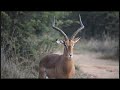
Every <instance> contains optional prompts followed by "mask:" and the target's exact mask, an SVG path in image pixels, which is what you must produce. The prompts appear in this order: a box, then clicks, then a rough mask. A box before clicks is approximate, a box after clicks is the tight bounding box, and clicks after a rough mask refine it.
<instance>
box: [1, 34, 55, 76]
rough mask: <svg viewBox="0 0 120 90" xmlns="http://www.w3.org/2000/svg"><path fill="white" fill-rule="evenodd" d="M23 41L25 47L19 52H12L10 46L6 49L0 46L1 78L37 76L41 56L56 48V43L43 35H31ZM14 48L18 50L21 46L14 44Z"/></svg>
mask: <svg viewBox="0 0 120 90" xmlns="http://www.w3.org/2000/svg"><path fill="white" fill-rule="evenodd" d="M24 41H25V42H27V44H28V45H26V47H24V46H23V47H24V48H25V49H22V51H20V52H16V53H14V51H13V50H12V49H11V47H12V46H11V47H9V48H8V49H7V51H6V49H5V48H4V47H6V46H2V47H1V78H38V70H39V62H40V60H41V58H42V57H44V56H45V55H46V54H50V53H52V52H53V51H55V48H56V44H55V43H54V42H52V41H54V39H52V38H47V37H45V36H43V37H36V36H32V37H29V38H28V39H26V40H24ZM11 45H14V44H11ZM17 48H18V49H17ZM26 48H28V49H27V50H29V51H27V50H26ZM15 49H16V50H17V51H19V50H20V49H21V48H19V47H17V46H16V47H15ZM22 54H24V55H22Z"/></svg>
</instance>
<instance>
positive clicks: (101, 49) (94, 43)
mask: <svg viewBox="0 0 120 90" xmlns="http://www.w3.org/2000/svg"><path fill="white" fill-rule="evenodd" d="M75 49H76V51H77V52H78V53H87V52H88V53H99V54H101V57H100V58H102V59H113V60H116V59H117V60H118V59H119V40H116V39H110V38H108V37H107V38H105V39H104V40H97V39H90V40H81V41H80V42H79V43H78V44H77V45H76V46H75Z"/></svg>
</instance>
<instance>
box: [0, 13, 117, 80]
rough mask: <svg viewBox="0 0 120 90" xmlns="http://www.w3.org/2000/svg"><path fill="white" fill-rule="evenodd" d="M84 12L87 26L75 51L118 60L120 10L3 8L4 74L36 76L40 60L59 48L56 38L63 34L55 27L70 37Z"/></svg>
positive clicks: (25, 76)
mask: <svg viewBox="0 0 120 90" xmlns="http://www.w3.org/2000/svg"><path fill="white" fill-rule="evenodd" d="M79 14H80V15H81V18H82V22H83V24H84V26H85V29H84V30H82V31H81V32H80V33H79V34H78V35H77V36H78V37H81V38H82V40H81V43H80V45H79V44H78V46H76V48H77V49H76V50H78V51H80V50H83V51H84V50H88V51H94V52H101V53H103V54H104V56H107V57H110V58H114V59H116V58H117V59H118V56H119V12H117V11H101V12H100V11H99V12H96V11H93V12H92V11H91V12H88V11H71V12H70V11H69V12H66V11H49V12H46V11H45V12H41V11H1V77H2V78H37V77H38V63H39V61H40V59H41V58H42V57H43V56H45V55H46V54H49V53H53V52H55V51H58V50H59V47H58V45H57V44H56V42H55V40H56V39H63V36H62V35H61V34H60V33H59V32H57V31H55V30H53V29H52V27H51V26H52V22H53V16H56V20H57V23H56V25H57V26H58V27H60V28H61V29H63V31H64V32H65V33H66V34H67V35H68V36H69V37H70V36H71V35H72V34H73V33H74V32H75V30H77V29H78V28H79V27H80V25H79V17H78V15H79Z"/></svg>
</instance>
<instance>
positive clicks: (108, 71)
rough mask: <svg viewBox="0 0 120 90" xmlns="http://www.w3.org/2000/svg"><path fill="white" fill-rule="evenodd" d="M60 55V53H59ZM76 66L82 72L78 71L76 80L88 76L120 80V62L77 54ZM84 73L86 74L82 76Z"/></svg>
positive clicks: (91, 55)
mask: <svg viewBox="0 0 120 90" xmlns="http://www.w3.org/2000/svg"><path fill="white" fill-rule="evenodd" d="M57 53H59V54H60V52H57ZM73 58H74V60H75V64H76V66H78V67H79V69H80V70H81V71H82V72H79V71H77V73H76V78H81V75H82V76H85V75H86V74H88V77H87V78H103V79H104V78H105V79H106V78H113V79H118V78H119V61H115V60H108V59H107V60H106V59H99V58H98V55H97V54H92V53H91V54H75V55H74V57H73ZM80 73H84V74H80Z"/></svg>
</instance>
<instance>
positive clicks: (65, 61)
mask: <svg viewBox="0 0 120 90" xmlns="http://www.w3.org/2000/svg"><path fill="white" fill-rule="evenodd" d="M79 18H80V24H81V27H80V28H79V29H78V30H77V31H76V32H75V33H74V34H73V36H72V37H71V38H70V39H69V38H68V37H67V35H66V34H65V33H64V32H63V31H62V30H61V29H60V28H58V27H56V26H55V17H54V22H53V25H52V27H53V29H55V30H57V31H59V32H60V33H61V34H62V35H63V36H64V38H65V40H57V43H59V44H63V45H64V52H63V54H62V55H58V54H51V55H47V56H45V57H44V58H43V59H42V60H41V61H40V63H39V78H53V79H55V78H72V76H73V75H74V74H75V66H74V60H73V48H74V44H75V43H76V42H77V41H78V40H79V39H80V38H75V36H76V35H77V34H78V32H80V31H81V30H82V29H83V28H84V25H83V23H82V21H81V17H80V15H79Z"/></svg>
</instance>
